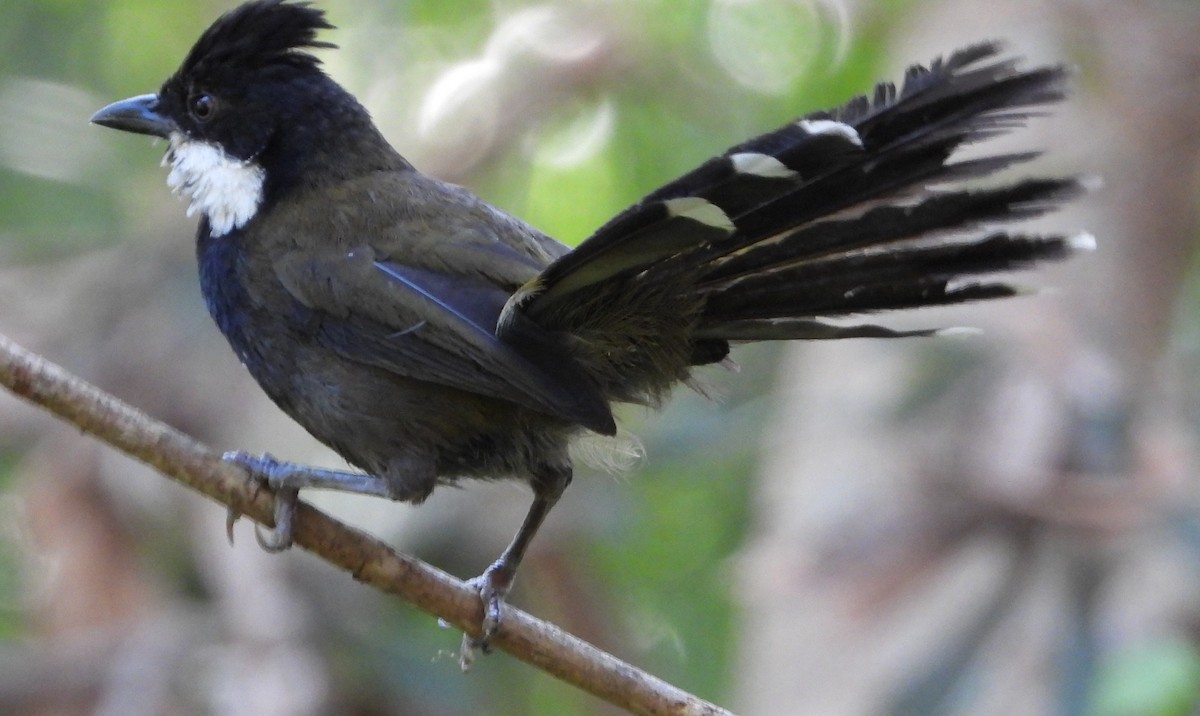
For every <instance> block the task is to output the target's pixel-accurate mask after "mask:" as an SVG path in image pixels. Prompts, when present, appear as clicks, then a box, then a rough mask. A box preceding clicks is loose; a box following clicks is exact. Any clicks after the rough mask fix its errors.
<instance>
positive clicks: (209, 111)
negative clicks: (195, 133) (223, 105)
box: [191, 94, 217, 122]
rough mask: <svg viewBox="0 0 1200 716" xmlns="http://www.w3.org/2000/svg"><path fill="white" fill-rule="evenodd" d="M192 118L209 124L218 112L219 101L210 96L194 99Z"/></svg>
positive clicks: (205, 95)
mask: <svg viewBox="0 0 1200 716" xmlns="http://www.w3.org/2000/svg"><path fill="white" fill-rule="evenodd" d="M191 111H192V116H193V117H195V118H196V119H197V120H199V121H201V122H207V121H208V120H210V119H212V116H213V115H214V114H216V112H217V100H215V99H213V96H212V95H209V94H198V95H196V96H195V97H192V101H191Z"/></svg>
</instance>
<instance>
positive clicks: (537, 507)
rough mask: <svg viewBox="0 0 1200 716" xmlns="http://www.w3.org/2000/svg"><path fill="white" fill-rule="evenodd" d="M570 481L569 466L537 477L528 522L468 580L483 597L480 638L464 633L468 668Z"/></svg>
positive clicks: (494, 627) (463, 654) (491, 633)
mask: <svg viewBox="0 0 1200 716" xmlns="http://www.w3.org/2000/svg"><path fill="white" fill-rule="evenodd" d="M569 484H571V469H570V468H569V467H568V468H561V467H554V468H548V469H546V470H545V471H544V472H543V473H541V474H539V475H538V476H536V477H535V478H534V480H533V504H532V505H530V506H529V512H527V513H526V514H525V521H524V522H522V523H521V528H520V529H519V530H517V534H516V535H515V536H514V537H513V539H512V542H510V543H509V544H508V547H506V548H505V549H504V552H502V553H501V554H500V557H499V558H498V559H497V560H496V561H495V562H492V565H491V566H490V567H488V568H487V569H486V570H485V571H484V573H483V574H481V575H479V576H478V577H475V578H474V579H471V580H469V581H468V582H467V583H468V584H470V585H471V586H472V587H474V588H476V589H478V590H479V598H480V600H481V601H482V602H483V627H482V630H481V631H480V634H479V636H478V637H471V636H468V635H463V643H462V652H461V654H460V663H461V665H462V668H463V670H464V671H465V670H466V669H467V668H469V667H470V664H471V661H472V660H473V658H474V655H475V651H476V650H477V649H482V650H483V652H484V653H487V651H488V642H489V641H490V640H491V638H492V637H493V636H494V635H495V633H496V630H497V629H498V628H499V627H500V621H501V620H502V619H503V614H504V600H505V597H507V596H508V591H509V590H510V589H512V584H513V579H514V578H515V577H516V575H517V568H518V567H520V566H521V559H522V558H524V556H525V550H527V549H528V548H529V543H530V542H532V541H533V536H534V535H535V534H537V531H538V528H539V527H541V526H542V522H544V521H545V519H546V515H548V514H550V510H551V509H552V508H553V507H554V505H555V503H557V502H558V498H559V497H561V496H562V493H563V491H564V490H566V489H567V485H569Z"/></svg>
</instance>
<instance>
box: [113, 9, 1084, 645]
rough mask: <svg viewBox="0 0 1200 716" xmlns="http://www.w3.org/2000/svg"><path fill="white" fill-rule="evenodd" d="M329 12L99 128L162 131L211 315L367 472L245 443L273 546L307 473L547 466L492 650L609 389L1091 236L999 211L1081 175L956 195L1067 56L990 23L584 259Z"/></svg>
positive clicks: (127, 104)
mask: <svg viewBox="0 0 1200 716" xmlns="http://www.w3.org/2000/svg"><path fill="white" fill-rule="evenodd" d="M331 27H332V25H330V24H329V23H328V22H327V21H326V19H325V16H324V13H323V12H322V11H321V10H319V9H316V8H313V7H310V6H309V5H307V4H305V3H296V2H287V1H284V0H256V1H254V2H248V3H246V4H244V5H242V6H240V7H238V8H236V9H234V10H232V11H230V12H228V13H227V14H225V15H223V16H222V17H221V18H220V19H218V20H217V21H216V22H215V23H213V25H212V26H211V27H209V28H208V30H206V31H205V32H204V34H203V35H202V36H201V37H200V39H199V40H198V41H197V42H196V44H195V46H194V47H192V49H191V51H190V52H189V53H188V55H187V57H186V58H185V59H184V61H183V64H182V65H181V66H180V68H179V69H178V71H176V72H175V74H174V75H172V76H171V77H170V78H168V79H167V81H166V82H165V83H164V84H163V85H162V87H161V88H160V89H159V91H158V93H157V94H148V95H142V96H139V97H134V98H131V99H127V100H124V101H121V102H117V103H115V104H112V105H109V106H107V107H105V108H104V109H102V110H100V111H99V112H97V113H96V114H95V116H93V117H92V121H93V122H95V123H96V124H100V125H104V126H106V127H113V128H115V129H121V130H125V131H129V132H138V133H142V134H149V135H154V136H157V137H163V138H165V139H166V140H167V142H168V145H169V146H168V148H167V151H166V157H165V159H164V163H165V164H166V165H168V166H169V167H170V174H169V175H168V177H167V183H168V184H169V185H170V187H171V188H172V189H174V190H175V191H176V192H177V193H180V194H182V195H184V196H186V197H187V198H188V199H189V200H190V202H191V204H190V206H189V208H188V214H189V215H190V214H193V213H194V214H199V215H200V225H199V229H198V231H197V235H196V256H197V259H198V261H199V266H200V283H201V288H202V290H203V293H204V298H205V301H206V303H207V304H208V310H209V312H210V313H211V314H212V317H213V319H214V320H215V321H216V322H217V325H218V326H219V327H220V329H221V331H222V332H223V333H224V334H225V336H226V338H228V340H229V343H230V345H231V346H232V347H233V350H234V351H235V352H236V353H237V355H238V357H239V358H241V360H242V362H243V363H244V364H245V366H246V368H247V369H249V371H250V373H251V375H253V376H254V378H255V379H256V380H257V381H258V382H259V384H260V385H261V386H262V388H263V390H265V391H266V393H267V395H269V396H270V397H271V399H272V400H274V401H275V403H276V404H278V405H279V407H280V408H282V409H283V410H284V411H285V412H287V413H288V414H289V415H291V416H292V417H293V418H294V419H295V420H296V421H297V422H299V423H300V424H301V425H303V426H304V427H305V428H306V429H308V431H309V432H310V433H312V434H313V435H314V436H315V437H316V438H317V439H318V440H320V441H321V442H323V443H325V444H326V445H328V446H329V447H331V448H333V449H334V450H335V451H337V452H338V453H339V454H340V455H341V456H342V457H344V458H345V459H346V460H347V461H348V462H349V463H350V464H352V465H354V466H356V467H358V468H361V469H362V470H363V472H362V473H357V472H342V471H332V470H323V469H315V468H310V467H304V466H300V465H295V464H290V463H285V462H279V461H276V460H274V459H273V458H271V457H269V456H266V455H263V456H253V455H249V454H246V453H231V454H229V455H227V456H226V458H227V459H229V460H232V461H233V462H236V463H238V464H241V465H243V466H245V467H246V468H248V469H249V470H250V471H251V472H252V473H253V474H255V475H256V476H258V477H259V478H260V479H262V480H264V481H265V482H266V484H267V485H269V486H270V487H271V488H272V489H273V490H274V491H275V492H276V501H275V505H276V506H275V511H276V513H275V523H276V526H275V529H274V531H273V532H272V533H271V534H270V536H269V537H267V538H264V539H263V541H264V543H265V546H267V547H268V548H269V549H273V550H277V549H285V548H287V547H288V546H289V545H290V544H291V534H292V522H291V515H292V514H293V511H294V506H295V500H296V496H297V492H298V490H299V489H302V488H310V487H319V488H329V489H335V490H345V491H349V492H358V493H365V494H370V495H378V496H380V497H387V498H390V499H393V500H403V501H407V502H413V503H419V502H421V501H422V500H424V499H425V498H427V497H428V496H429V494H430V493H431V492H432V491H433V489H434V488H435V487H436V486H437V485H438V484H452V483H456V482H458V481H459V480H462V479H464V478H478V479H501V478H515V479H521V480H526V481H528V482H529V484H530V485H531V486H532V488H533V494H534V500H533V505H532V507H530V509H529V513H528V515H527V516H526V518H525V521H524V523H523V524H522V525H521V528H520V530H519V531H518V532H517V534H516V536H515V537H514V539H513V541H512V543H511V544H510V545H509V546H508V548H507V549H505V550H504V552H503V554H501V555H500V557H499V559H497V560H496V562H495V563H493V564H492V565H491V566H490V567H489V568H488V569H487V570H486V571H485V572H484V573H483V574H482V575H481V576H480V577H477V578H475V579H474V580H472V584H473V585H474V586H475V587H477V588H478V590H479V593H480V596H481V598H482V601H483V605H484V615H485V619H484V624H483V633H482V637H480V639H479V640H477V641H474V642H472V643H471V644H472V645H486V642H487V639H488V638H489V637H490V636H492V635H493V634H494V632H495V630H496V628H497V627H498V626H499V624H500V621H501V616H502V613H503V603H504V599H505V595H506V594H507V592H508V590H509V587H510V586H511V584H512V581H513V577H514V575H515V572H516V570H517V566H518V564H519V563H520V561H521V558H522V556H523V555H524V553H525V551H526V548H527V547H528V546H529V543H530V540H531V539H532V538H533V536H534V533H535V532H536V531H537V529H538V527H539V526H540V525H541V524H542V521H543V520H544V519H545V517H546V515H547V513H548V512H549V511H550V509H551V508H552V507H553V506H554V504H555V502H557V501H558V499H559V497H560V496H561V495H562V494H563V490H564V489H565V488H566V487H567V485H568V483H570V481H571V474H572V464H571V458H570V457H569V455H568V446H569V445H570V444H571V442H572V440H573V439H574V438H577V437H579V436H580V435H582V434H583V433H585V432H587V431H592V432H594V433H599V434H601V435H613V434H615V432H616V429H617V428H616V424H615V422H614V420H613V413H612V406H613V404H614V403H639V404H644V405H652V406H657V405H659V404H660V403H661V402H662V401H663V400H664V398H665V397H666V396H667V394H668V393H669V392H670V390H671V388H672V387H673V386H675V385H676V384H679V383H688V382H689V380H690V377H691V374H692V369H693V368H694V367H695V366H701V365H708V364H713V363H721V362H726V361H727V360H728V354H729V350H730V346H731V344H734V343H741V342H749V341H768V340H793V339H818V338H821V339H827V338H850V337H862V336H870V337H883V338H892V337H900V336H917V335H931V334H934V333H937V332H938V331H936V330H908V331H899V330H893V329H889V328H887V327H884V326H880V325H875V324H871V323H861V322H858V321H857V320H856V319H855V318H854V317H856V316H859V315H861V314H867V313H873V312H878V311H887V310H893V309H906V308H914V307H920V306H934V305H944V304H953V303H961V302H965V301H974V300H980V299H991V298H1000V297H1005V296H1011V295H1013V294H1014V293H1015V292H1016V289H1014V288H1013V287H1012V286H1011V285H1009V284H1008V283H1005V282H1003V281H1002V280H1001V279H999V278H997V277H996V276H995V274H997V273H999V272H1006V271H1010V270H1013V269H1019V268H1025V267H1028V266H1030V265H1032V264H1035V263H1037V262H1040V261H1045V260H1053V259H1061V258H1064V257H1065V256H1067V255H1068V254H1070V253H1071V252H1072V251H1073V250H1075V249H1081V248H1086V247H1089V246H1090V245H1091V243H1092V239H1091V238H1090V237H1089V236H1087V235H1079V236H1073V237H1067V236H1034V235H1026V234H1020V233H1012V232H1010V231H1008V230H1006V229H1003V228H998V227H1001V226H1002V225H1005V224H1008V223H1010V222H1014V221H1018V220H1023V219H1028V218H1031V217H1035V216H1038V215H1040V214H1043V213H1044V212H1046V211H1049V210H1051V209H1054V208H1055V207H1056V206H1058V205H1059V204H1060V203H1061V202H1063V201H1065V200H1068V199H1071V198H1073V197H1075V196H1077V195H1078V194H1080V192H1081V191H1082V188H1081V185H1080V182H1079V181H1078V180H1077V179H1074V178H1057V179H1045V178H1033V179H1025V180H1022V181H1016V182H1012V183H1006V184H998V185H997V184H994V183H993V184H990V185H988V186H987V187H986V188H980V187H974V188H972V187H969V186H964V180H972V179H977V178H980V177H984V176H987V175H990V174H992V173H994V172H997V171H999V170H1001V169H1006V168H1008V167H1010V166H1012V165H1014V164H1018V163H1020V162H1024V161H1026V160H1029V159H1032V158H1033V157H1034V156H1036V153H1035V152H1022V153H1008V154H992V155H986V156H976V157H975V158H971V159H956V158H955V155H956V152H957V150H958V149H959V148H960V147H962V146H964V145H966V144H970V143H973V142H977V141H980V140H983V139H987V138H990V137H993V136H995V135H998V134H1002V133H1004V132H1007V131H1009V130H1011V129H1013V128H1016V127H1018V126H1020V125H1021V124H1022V123H1023V122H1024V120H1025V119H1026V118H1027V117H1028V116H1029V115H1030V114H1032V113H1034V112H1036V111H1038V110H1039V108H1041V107H1042V106H1044V105H1047V104H1050V103H1054V102H1057V101H1059V100H1060V99H1062V97H1063V85H1064V75H1065V73H1064V70H1063V69H1062V68H1061V67H1038V68H1034V69H1020V68H1019V67H1018V64H1017V62H1016V61H1015V60H1014V59H1012V58H1008V57H1005V56H1003V54H1002V49H1001V48H1000V47H999V46H998V45H997V44H994V43H984V44H979V45H975V46H972V47H967V48H965V49H962V50H959V51H957V52H955V53H953V54H951V55H949V56H947V57H945V58H944V59H939V60H936V61H935V62H933V63H932V64H931V65H929V66H928V67H920V66H915V67H912V68H910V69H909V70H908V71H907V73H906V74H905V77H904V81H903V83H902V84H901V86H900V87H899V88H897V87H896V86H895V85H892V84H890V83H882V84H879V85H877V86H876V87H875V89H874V91H873V92H872V93H871V94H870V95H869V96H863V97H858V98H856V99H853V100H851V101H850V102H849V103H847V104H846V105H844V106H842V107H839V108H837V109H834V110H831V111H827V112H816V113H813V114H810V115H808V116H806V117H804V118H802V119H798V120H796V121H793V122H790V123H789V124H787V125H785V126H783V127H781V128H779V129H777V130H775V131H772V132H769V133H767V134H764V135H762V136H760V137H756V138H754V139H750V140H748V141H746V142H744V143H742V144H740V145H738V146H736V147H733V148H731V149H729V150H728V151H726V152H725V153H724V154H721V155H719V156H717V157H714V158H712V159H710V160H708V161H707V162H705V163H703V164H701V165H700V166H699V167H698V168H696V169H695V170H693V171H692V172H690V173H688V174H686V175H684V176H682V177H680V178H678V179H676V180H674V181H672V182H670V183H668V184H667V185H665V186H663V187H661V188H659V189H656V190H655V191H653V192H652V193H650V194H649V195H648V196H646V197H645V198H644V199H642V200H641V201H640V202H638V203H637V204H636V205H634V206H633V207H631V208H629V209H626V210H625V211H624V212H622V213H620V214H618V215H617V216H616V217H615V218H613V219H612V220H611V221H609V222H608V223H607V224H605V225H604V226H602V227H600V228H599V229H598V230H597V231H596V232H595V233H594V234H593V235H592V236H591V237H590V238H588V239H587V240H586V241H584V242H583V243H582V244H580V245H579V247H578V248H576V249H571V248H569V247H567V246H565V245H564V244H561V243H559V242H558V241H555V240H554V239H552V238H550V237H549V236H546V235H545V234H543V233H541V232H539V231H538V230H536V229H534V228H532V227H530V226H528V225H527V224H524V223H522V222H521V221H520V220H518V219H515V218H513V217H511V216H509V215H507V214H505V213H504V212H502V211H500V210H499V209H496V208H495V207H492V206H490V205H488V204H487V203H485V202H484V201H483V200H481V199H480V198H478V197H477V196H475V195H474V194H472V193H470V192H469V191H467V190H465V189H462V188H460V187H457V186H453V185H451V184H446V183H443V182H441V181H438V180H436V179H432V178H430V177H428V176H425V175H424V174H421V173H420V172H419V171H417V170H416V169H415V168H414V167H413V166H412V165H411V164H409V162H408V161H406V160H405V159H404V157H402V156H400V154H398V153H397V152H396V150H394V149H393V148H392V147H391V145H389V144H388V142H387V140H386V139H384V137H383V135H381V134H380V132H379V130H378V129H377V128H376V127H375V125H374V124H373V123H372V121H371V117H370V115H369V114H368V113H367V111H366V110H365V109H364V108H363V107H362V105H361V104H359V103H358V101H357V100H355V98H354V97H352V96H351V95H350V94H349V93H348V92H346V90H344V89H342V87H340V86H339V85H338V84H337V83H336V82H334V81H333V80H332V79H330V78H329V77H327V76H326V75H325V74H324V72H322V70H321V67H320V61H319V60H318V59H317V58H316V57H315V56H313V55H312V54H311V53H310V52H309V50H311V49H317V48H331V47H333V45H331V44H329V43H327V42H322V41H319V40H317V39H316V38H317V33H318V31H319V30H322V29H327V28H331ZM830 318H833V319H841V320H838V321H835V322H829V321H828V320H827V319H830Z"/></svg>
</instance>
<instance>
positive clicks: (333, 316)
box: [274, 243, 615, 434]
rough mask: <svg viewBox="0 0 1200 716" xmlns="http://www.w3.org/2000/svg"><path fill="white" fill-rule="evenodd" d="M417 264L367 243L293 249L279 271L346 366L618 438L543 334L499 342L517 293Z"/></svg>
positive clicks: (511, 263) (506, 255) (603, 409)
mask: <svg viewBox="0 0 1200 716" xmlns="http://www.w3.org/2000/svg"><path fill="white" fill-rule="evenodd" d="M459 250H462V251H483V252H486V253H488V256H487V257H486V258H487V262H488V265H489V266H490V267H492V268H493V269H495V268H496V267H497V266H504V267H506V268H507V270H509V271H512V272H516V273H520V272H521V271H522V270H521V268H520V266H521V264H524V263H527V262H528V259H527V258H525V257H523V256H520V255H519V254H517V253H516V252H514V251H512V250H511V249H508V248H506V247H505V246H504V245H502V244H496V243H493V244H490V245H488V244H479V245H478V246H477V247H476V248H470V247H469V246H465V247H460V249H459ZM413 263H415V262H403V261H399V260H396V259H395V258H393V257H389V256H386V255H383V253H382V251H380V250H377V249H376V248H372V247H371V246H366V245H364V246H359V247H355V248H353V249H350V250H348V251H347V250H338V251H324V252H316V251H292V252H289V253H288V254H287V255H286V256H284V257H282V258H281V259H279V260H277V261H276V262H275V263H274V266H275V271H276V274H277V276H278V278H279V280H280V282H281V283H282V284H283V285H284V286H285V287H286V288H287V290H288V291H289V292H290V293H291V294H292V296H293V297H295V299H296V300H297V301H299V302H300V303H301V304H303V305H304V306H305V307H307V308H308V309H309V310H312V311H313V312H315V313H316V314H317V315H318V316H319V317H320V318H322V319H324V320H320V321H319V328H318V331H319V340H321V341H323V342H324V343H325V344H326V345H328V346H329V347H330V348H331V349H332V350H334V351H335V352H336V353H337V354H338V355H340V356H341V357H343V358H345V359H346V360H350V361H355V362H357V363H362V364H366V365H371V366H375V367H377V368H382V369H384V370H386V371H389V372H391V373H395V374H396V375H400V376H404V377H407V378H412V379H415V380H420V381H426V382H431V383H437V384H440V385H445V386H448V387H451V388H456V389H458V390H463V391H467V392H470V393H475V394H478V395H483V396H487V397H492V398H498V399H501V400H506V401H509V402H512V403H517V404H519V405H523V406H526V407H529V408H532V409H534V410H537V411H539V412H542V413H546V414H549V415H553V416H556V417H559V418H563V419H565V420H567V421H570V422H574V423H579V424H581V425H583V426H585V427H588V428H590V429H592V430H595V431H597V432H601V433H605V434H611V433H613V432H615V425H614V424H613V418H612V412H611V410H610V408H609V407H608V403H607V401H605V400H604V398H603V396H601V395H600V393H599V392H598V391H597V389H596V388H595V387H594V386H593V385H592V384H591V383H590V381H588V380H587V379H586V378H585V377H584V376H583V375H582V373H581V372H580V371H579V370H578V369H577V368H575V367H573V365H572V361H571V360H570V358H569V356H564V355H561V354H560V355H545V354H544V353H539V352H538V351H537V350H534V349H535V348H538V347H539V345H538V343H539V337H538V336H536V335H535V336H531V337H529V340H526V341H523V342H512V341H508V342H506V341H502V340H501V339H499V338H497V336H496V321H497V318H498V317H499V315H500V311H501V309H502V308H503V306H504V303H505V301H507V300H508V297H509V295H510V293H511V290H510V289H508V288H505V287H504V286H502V285H498V284H497V283H496V282H495V281H494V280H493V279H491V278H489V277H486V276H483V275H480V274H478V273H474V274H458V273H449V272H446V271H445V270H434V269H431V268H428V267H427V266H416V265H413ZM534 269H535V267H529V268H526V269H524V270H525V271H530V272H532V271H533V270H534ZM529 329H530V330H532V331H537V330H538V329H537V328H536V327H535V326H530V327H529ZM541 338H542V339H545V340H544V341H543V344H544V345H550V344H551V343H552V341H550V339H549V337H547V336H542V337H541Z"/></svg>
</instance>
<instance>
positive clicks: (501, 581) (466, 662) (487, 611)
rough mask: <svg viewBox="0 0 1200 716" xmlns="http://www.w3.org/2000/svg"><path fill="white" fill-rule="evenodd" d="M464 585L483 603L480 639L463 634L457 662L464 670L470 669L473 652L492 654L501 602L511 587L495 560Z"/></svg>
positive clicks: (506, 574)
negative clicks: (472, 590) (493, 638)
mask: <svg viewBox="0 0 1200 716" xmlns="http://www.w3.org/2000/svg"><path fill="white" fill-rule="evenodd" d="M467 584H468V585H470V586H471V587H473V588H474V589H475V590H476V591H478V592H479V600H480V601H481V602H482V603H483V624H482V629H481V631H480V633H479V636H477V637H473V636H470V635H469V634H463V640H462V647H461V651H460V653H459V659H458V661H459V666H460V667H461V668H462V670H463V671H466V670H468V669H470V668H471V663H472V662H473V661H474V660H475V653H476V652H480V651H482V652H483V653H484V654H490V653H491V651H492V647H491V640H492V637H494V636H495V635H496V632H497V631H498V630H499V629H500V622H501V621H503V619H504V602H505V599H506V598H507V597H508V591H509V589H511V588H512V575H511V574H509V570H508V569H506V566H505V565H504V564H503V563H502V562H499V561H497V562H495V563H493V564H492V566H490V567H488V568H487V570H486V571H485V572H484V573H483V574H481V575H479V576H478V577H475V578H474V579H469V580H467Z"/></svg>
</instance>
